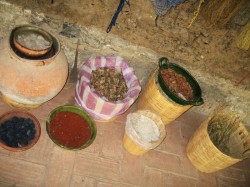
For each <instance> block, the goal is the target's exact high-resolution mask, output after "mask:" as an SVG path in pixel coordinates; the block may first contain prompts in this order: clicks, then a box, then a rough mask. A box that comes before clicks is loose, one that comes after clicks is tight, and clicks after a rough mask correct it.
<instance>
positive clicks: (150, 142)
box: [123, 110, 166, 155]
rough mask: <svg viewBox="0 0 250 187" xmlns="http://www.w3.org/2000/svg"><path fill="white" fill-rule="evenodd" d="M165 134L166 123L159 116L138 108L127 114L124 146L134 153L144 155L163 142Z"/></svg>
mask: <svg viewBox="0 0 250 187" xmlns="http://www.w3.org/2000/svg"><path fill="white" fill-rule="evenodd" d="M165 136H166V131H165V125H164V124H163V122H162V120H161V118H160V117H159V116H157V115H156V114H154V113H152V112H151V111H149V110H138V111H136V112H134V113H130V114H128V116H127V120H126V127H125V133H124V137H123V146H124V148H125V149H126V150H127V151H128V152H130V153H131V154H133V155H143V154H145V153H146V152H148V151H149V150H151V149H154V148H156V147H157V146H158V145H159V144H161V142H162V141H163V140H164V138H165Z"/></svg>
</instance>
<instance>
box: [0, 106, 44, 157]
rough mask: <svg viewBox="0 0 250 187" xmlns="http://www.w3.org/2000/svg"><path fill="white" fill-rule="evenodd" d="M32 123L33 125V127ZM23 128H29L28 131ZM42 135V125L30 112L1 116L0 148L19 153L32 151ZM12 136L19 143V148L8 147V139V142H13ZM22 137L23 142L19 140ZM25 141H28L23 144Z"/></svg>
mask: <svg viewBox="0 0 250 187" xmlns="http://www.w3.org/2000/svg"><path fill="white" fill-rule="evenodd" d="M30 123H31V124H33V125H32V127H31V126H30V125H31V124H30ZM27 126H29V127H27ZM23 128H27V131H26V130H24V129H23ZM31 132H32V133H31ZM23 133H25V134H23ZM7 134H8V135H7ZM10 134H11V135H10ZM40 134H41V127H40V123H39V121H38V119H37V118H36V117H35V116H34V115H32V114H31V113H29V112H26V111H19V110H13V111H10V112H6V113H4V114H3V115H2V116H0V146H1V147H2V148H4V149H6V150H9V151H13V152H18V151H25V150H27V149H30V148H31V147H33V146H34V145H35V144H36V143H37V141H38V139H39V137H40ZM10 136H11V137H12V138H13V137H14V138H13V139H15V141H17V142H18V146H17V147H13V146H10V145H7V144H8V143H6V138H7V141H8V142H10V141H12V142H13V139H12V138H11V139H12V140H10V138H9V137H10ZM20 136H21V137H22V138H21V140H20V139H18V138H19V137H20ZM23 141H26V143H25V144H22V143H23ZM13 145H14V144H13Z"/></svg>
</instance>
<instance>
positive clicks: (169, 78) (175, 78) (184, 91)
mask: <svg viewBox="0 0 250 187" xmlns="http://www.w3.org/2000/svg"><path fill="white" fill-rule="evenodd" d="M160 74H161V77H162V78H163V80H164V83H165V84H166V86H167V87H168V88H169V89H170V91H171V92H172V93H173V94H175V95H176V96H178V97H180V98H182V99H184V100H186V101H192V100H193V89H192V87H191V86H190V84H189V83H188V82H187V80H186V78H185V77H184V76H182V75H181V74H179V73H176V72H175V71H174V70H173V69H170V68H168V69H161V70H160Z"/></svg>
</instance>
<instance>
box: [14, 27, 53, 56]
mask: <svg viewBox="0 0 250 187" xmlns="http://www.w3.org/2000/svg"><path fill="white" fill-rule="evenodd" d="M13 43H14V46H15V47H16V49H17V50H19V51H20V52H21V53H23V54H24V55H26V56H29V57H39V56H43V55H45V54H46V53H48V52H49V51H50V50H51V48H52V44H53V40H52V36H51V35H50V34H49V33H48V32H47V31H45V30H43V29H41V28H38V27H34V26H30V25H25V26H20V27H18V28H17V29H16V30H15V31H14V37H13Z"/></svg>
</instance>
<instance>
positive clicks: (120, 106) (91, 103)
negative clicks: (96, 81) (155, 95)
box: [75, 56, 141, 120]
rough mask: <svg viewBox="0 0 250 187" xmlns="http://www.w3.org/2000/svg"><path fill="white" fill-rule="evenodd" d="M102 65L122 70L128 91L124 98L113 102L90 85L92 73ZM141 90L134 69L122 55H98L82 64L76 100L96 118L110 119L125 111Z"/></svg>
mask: <svg viewBox="0 0 250 187" xmlns="http://www.w3.org/2000/svg"><path fill="white" fill-rule="evenodd" d="M101 67H108V68H112V69H113V68H114V69H116V70H117V71H119V72H121V73H122V75H123V77H124V79H125V81H126V84H127V87H128V92H127V94H126V97H125V98H124V99H123V100H120V101H116V102H111V101H108V100H107V99H106V98H105V97H101V96H100V95H98V94H97V93H96V92H95V90H94V88H93V87H92V86H91V85H90V78H91V73H92V71H93V70H96V69H99V68H101ZM140 91H141V86H140V82H139V81H138V79H137V77H136V75H135V73H134V70H133V68H132V67H130V65H129V64H128V63H127V62H126V61H125V60H124V59H123V58H122V57H120V56H98V57H92V58H89V59H88V60H87V61H86V62H85V63H84V64H83V66H82V69H81V72H80V77H79V79H78V81H77V84H76V90H75V100H76V102H77V104H78V105H79V106H81V107H82V108H83V109H85V110H86V111H87V112H88V113H89V114H90V115H91V116H92V117H93V118H94V119H96V120H109V119H111V118H113V117H115V116H117V115H119V114H122V113H124V112H125V111H126V110H127V109H128V108H129V107H130V106H131V105H132V104H133V103H134V102H135V100H136V99H137V98H138V96H139V94H140Z"/></svg>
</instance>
